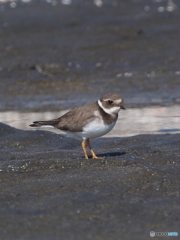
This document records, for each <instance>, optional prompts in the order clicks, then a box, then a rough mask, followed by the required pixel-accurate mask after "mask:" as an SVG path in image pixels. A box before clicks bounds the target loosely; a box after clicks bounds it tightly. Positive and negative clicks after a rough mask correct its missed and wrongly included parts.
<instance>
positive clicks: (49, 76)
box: [0, 0, 180, 111]
mask: <svg viewBox="0 0 180 240" xmlns="http://www.w3.org/2000/svg"><path fill="white" fill-rule="evenodd" d="M113 3H114V4H113ZM175 3H176V4H177V7H179V8H177V9H176V10H175V11H173V12H168V11H164V12H161V13H160V12H158V11H157V9H158V7H160V6H164V7H165V9H166V7H167V1H165V0H164V1H159V3H157V2H156V1H151V0H148V1H144V0H139V1H136V0H132V1H130V0H123V1H120V0H119V1H114V2H112V1H108V0H107V1H105V4H104V5H103V6H102V7H97V6H95V5H94V4H93V1H82V2H81V1H73V2H72V4H71V5H70V6H66V5H62V4H60V3H59V4H57V5H56V6H54V7H53V6H52V4H47V3H46V2H43V1H33V2H30V3H29V4H23V3H21V2H18V3H17V7H16V8H15V9H12V8H10V7H9V5H8V4H5V5H3V6H4V8H2V7H1V18H0V52H1V57H0V69H1V71H0V79H1V81H0V109H3V110H14V109H18V110H19V109H22V110H24V109H25V110H26V111H28V110H34V109H36V110H45V109H51V110H52V109H54V110H57V109H60V108H61V109H65V108H69V107H72V106H74V105H79V104H80V103H84V102H87V101H89V100H94V99H96V98H97V96H101V95H102V94H104V92H116V93H120V94H121V95H122V97H123V98H125V100H126V103H127V104H128V106H137V105H138V106H140V105H152V104H173V103H178V104H179V103H180V91H179V89H180V80H179V76H180V67H179V66H180V58H179V55H180V48H179V43H180V25H179V22H180V14H179V9H180V3H179V1H175ZM145 6H149V7H150V11H145V10H144V8H145ZM7 83H8V84H7Z"/></svg>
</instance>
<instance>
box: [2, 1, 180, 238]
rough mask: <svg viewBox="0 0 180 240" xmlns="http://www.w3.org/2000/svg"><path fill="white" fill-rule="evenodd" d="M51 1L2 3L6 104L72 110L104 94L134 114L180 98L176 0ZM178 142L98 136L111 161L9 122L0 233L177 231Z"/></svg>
mask: <svg viewBox="0 0 180 240" xmlns="http://www.w3.org/2000/svg"><path fill="white" fill-rule="evenodd" d="M53 2H54V3H56V6H53V4H51V3H49V4H48V3H47V2H45V1H32V2H29V3H22V2H17V5H16V7H15V8H11V7H10V3H1V4H0V110H1V111H8V110H11V111H14V110H18V111H25V112H26V111H29V112H30V111H44V110H48V111H53V110H59V109H66V108H71V107H73V106H76V105H80V104H81V103H84V102H87V101H89V100H95V99H97V97H98V98H99V96H101V95H102V94H104V93H105V92H115V93H119V94H120V95H121V96H122V97H123V98H124V99H125V103H126V104H125V106H126V107H127V111H128V107H140V106H147V105H148V106H151V105H154V104H155V105H157V104H159V105H165V104H166V105H168V106H170V105H172V104H179V103H180V79H179V78H180V58H179V56H180V48H179V44H180V24H179V23H180V14H179V9H180V3H179V1H175V0H174V3H175V4H176V5H177V9H176V10H174V11H172V12H170V11H167V10H164V11H163V12H158V11H157V9H158V7H160V6H161V5H162V6H164V9H166V7H167V2H168V1H165V0H164V1H151V0H147V1H144V0H132V1H130V0H124V1H123V0H122V1H120V0H119V1H108V0H107V1H103V3H104V4H103V6H102V7H97V6H95V4H93V1H88V0H87V1H73V2H72V4H70V5H69V6H66V5H63V4H61V3H60V2H56V1H53ZM145 6H149V7H150V10H149V11H145V10H144V9H145ZM0 114H3V113H0ZM122 114H123V113H122ZM177 119H178V114H177ZM34 120H38V119H34ZM0 121H1V119H0ZM12 121H13V119H12ZM132 121H133V116H132ZM29 124H30V123H29ZM172 128H173V126H172ZM162 129H163V126H162ZM179 144H180V134H173V135H171V134H163V135H161V134H160V135H138V136H135V137H129V138H110V139H108V138H104V139H94V140H92V146H94V150H95V152H96V153H97V155H98V156H102V157H104V159H103V160H94V159H91V158H90V159H88V160H85V159H84V158H83V154H82V150H81V147H80V141H78V140H75V139H70V138H66V137H64V136H61V135H58V134H55V133H51V132H47V131H22V130H18V129H14V128H12V127H10V126H8V125H5V124H3V123H0V176H1V178H0V181H1V182H0V184H1V185H0V186H1V191H0V239H3V240H15V239H16V240H54V239H55V240H56V239H57V240H86V239H88V240H92V239H94V240H121V239H122V240H126V239H127V240H134V239H135V240H136V239H137V240H141V239H142V240H146V239H151V237H150V235H149V234H150V231H156V232H178V231H179V226H180V217H179V216H180V197H179V195H180V161H179V160H180V145H179ZM179 234H180V232H179ZM153 239H160V237H154V238H153ZM161 239H167V237H166V238H163V237H161ZM168 239H178V237H176V238H175V237H172V238H171V237H168Z"/></svg>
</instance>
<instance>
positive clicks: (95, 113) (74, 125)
mask: <svg viewBox="0 0 180 240" xmlns="http://www.w3.org/2000/svg"><path fill="white" fill-rule="evenodd" d="M120 109H124V110H125V107H124V106H123V100H122V98H121V97H119V96H118V95H116V94H106V95H104V96H103V97H102V98H100V99H99V100H98V101H94V102H89V103H86V104H84V105H82V106H79V107H76V108H74V109H72V110H71V111H69V112H67V113H66V114H64V115H63V116H61V117H59V118H57V119H52V120H49V121H35V122H33V124H31V125H30V126H31V127H43V126H46V127H47V126H49V127H54V128H57V129H60V130H62V131H64V132H66V133H67V134H69V135H73V136H75V137H80V138H82V139H83V141H82V143H81V146H82V149H83V152H84V156H85V158H86V159H88V155H87V151H86V147H89V149H90V151H91V154H92V158H100V157H97V156H96V154H95V152H94V151H93V150H92V148H91V146H90V142H89V139H90V138H97V137H101V136H103V135H105V134H107V133H108V132H109V131H111V130H112V128H113V127H114V125H115V124H116V121H117V118H118V112H119V111H120Z"/></svg>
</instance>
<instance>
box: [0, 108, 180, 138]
mask: <svg viewBox="0 0 180 240" xmlns="http://www.w3.org/2000/svg"><path fill="white" fill-rule="evenodd" d="M66 112H67V111H59V112H29V113H23V112H14V111H8V112H2V113H1V115H0V121H1V122H3V123H6V124H8V125H10V126H12V127H15V128H18V129H23V130H34V129H32V128H31V127H29V124H31V123H32V122H33V121H36V120H49V119H53V118H58V117H59V116H62V115H63V114H64V113H66ZM42 129H43V130H48V131H53V132H56V133H63V132H60V131H59V130H55V129H51V128H41V130H42ZM179 132H180V106H178V105H175V106H169V107H147V108H139V109H138V108H131V109H127V110H126V111H120V113H119V118H118V121H117V124H116V126H115V127H114V129H113V130H112V131H111V132H110V133H109V134H107V135H105V136H106V137H127V136H134V135H138V134H158V133H179Z"/></svg>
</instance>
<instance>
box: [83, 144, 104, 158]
mask: <svg viewBox="0 0 180 240" xmlns="http://www.w3.org/2000/svg"><path fill="white" fill-rule="evenodd" d="M85 141H86V146H88V147H89V149H90V151H91V154H92V158H97V159H103V158H101V157H97V156H96V154H95V152H94V151H93V150H92V148H91V145H90V142H89V139H86V140H85Z"/></svg>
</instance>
